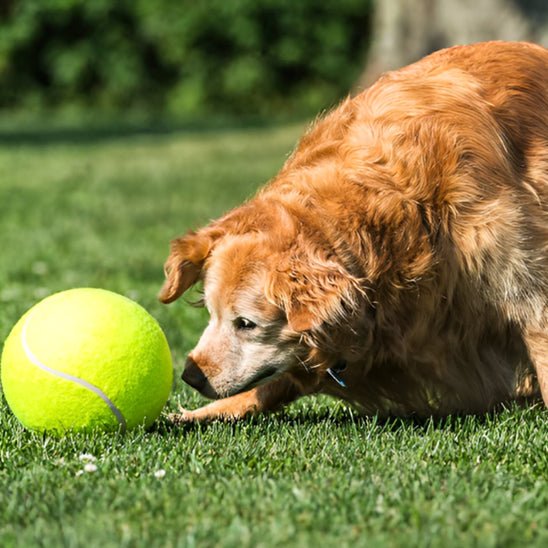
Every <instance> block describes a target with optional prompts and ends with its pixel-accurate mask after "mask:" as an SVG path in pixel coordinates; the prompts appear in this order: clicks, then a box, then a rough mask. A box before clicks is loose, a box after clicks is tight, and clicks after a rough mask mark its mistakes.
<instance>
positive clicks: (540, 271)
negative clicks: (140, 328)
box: [160, 42, 548, 420]
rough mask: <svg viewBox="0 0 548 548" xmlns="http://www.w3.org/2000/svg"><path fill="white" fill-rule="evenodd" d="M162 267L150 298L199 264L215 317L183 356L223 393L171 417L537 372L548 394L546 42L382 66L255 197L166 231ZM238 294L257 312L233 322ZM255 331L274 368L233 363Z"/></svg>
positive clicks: (482, 396) (372, 407) (406, 409)
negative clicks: (252, 320)
mask: <svg viewBox="0 0 548 548" xmlns="http://www.w3.org/2000/svg"><path fill="white" fill-rule="evenodd" d="M166 274H167V280H166V284H165V285H164V288H163V289H162V292H161V294H160V298H161V300H162V301H164V302H171V301H172V300H174V299H176V298H177V297H178V296H180V295H181V294H182V293H183V292H184V291H185V290H186V289H188V287H190V286H191V285H192V284H193V283H195V282H196V281H197V280H198V279H200V278H201V279H204V282H205V290H206V300H209V302H208V307H210V311H212V322H213V324H214V325H211V324H210V326H209V327H208V330H209V335H207V336H206V335H205V334H204V336H205V342H203V343H201V344H200V345H199V346H198V348H197V349H196V350H195V351H194V352H193V353H192V354H191V366H192V367H194V368H198V369H199V370H200V371H201V372H202V373H203V374H204V375H205V377H206V379H207V382H206V385H207V388H205V389H202V392H203V393H205V394H206V395H209V396H211V397H216V398H218V397H222V396H228V397H225V398H224V399H219V400H218V401H216V402H214V403H213V404H210V405H209V406H206V407H204V408H202V409H199V410H197V411H183V412H182V414H181V415H180V416H179V417H178V418H179V419H180V420H201V419H211V418H215V417H218V416H224V417H238V416H242V415H244V414H246V413H247V412H250V411H263V410H269V409H274V408H277V407H279V406H280V405H283V404H284V403H286V402H288V401H291V400H293V399H295V398H297V397H299V396H300V395H303V394H312V393H318V392H323V393H328V394H332V395H335V396H337V397H340V398H343V399H345V400H347V401H349V402H351V403H353V404H355V405H357V406H358V407H359V408H361V409H362V410H363V411H365V412H368V413H381V414H398V415H407V414H418V415H429V414H438V415H439V414H447V413H454V412H483V411H486V410H489V409H491V408H493V406H495V405H497V404H499V403H501V402H505V401H510V400H512V399H516V398H519V397H523V396H534V395H535V394H537V393H538V391H539V382H538V381H540V388H541V390H542V394H543V396H544V400H545V402H547V403H548V50H546V49H544V48H542V47H539V46H535V45H532V44H525V43H503V42H489V43H483V44H477V45H473V46H463V47H455V48H451V49H447V50H443V51H440V52H437V53H435V54H433V55H430V56H428V57H426V58H425V59H423V60H422V61H420V62H418V63H415V64H413V65H410V66H408V67H406V68H403V69H401V70H399V71H395V72H391V73H388V74H386V75H384V76H383V77H382V78H381V79H380V80H379V81H378V82H377V83H376V84H374V85H373V86H371V87H370V88H369V89H367V90H365V91H364V92H363V93H361V94H360V95H358V96H357V97H355V98H352V99H347V100H346V101H344V102H343V103H342V104H341V105H340V106H339V107H338V108H336V109H335V110H334V111H332V112H331V113H330V114H328V115H327V116H325V117H324V118H323V119H321V120H319V121H318V122H317V123H316V124H314V126H313V127H312V128H311V129H310V131H308V132H307V133H306V135H305V136H304V137H303V138H302V140H301V142H300V144H299V145H298V147H297V149H296V150H295V152H294V153H293V155H292V156H291V157H290V158H289V159H288V161H287V162H286V164H285V165H284V167H283V168H282V170H281V171H280V173H279V174H278V175H277V176H276V178H275V179H274V180H273V181H272V182H270V184H269V185H267V186H266V187H265V188H263V189H262V190H261V191H260V192H259V193H258V194H257V196H256V197H255V198H253V199H252V200H250V201H249V202H247V203H246V204H244V205H243V206H241V207H239V208H237V209H235V210H233V211H232V212H229V213H228V214H227V215H226V216H225V217H223V218H221V219H220V220H218V221H215V222H213V223H212V224H210V225H209V226H207V227H205V228H203V229H201V230H199V231H198V232H195V233H194V232H191V233H189V234H187V235H186V236H185V237H183V238H181V239H178V240H175V241H174V242H173V243H172V251H171V255H170V257H169V258H168V261H167V263H166ZM246 306H247V310H252V311H253V312H252V313H253V314H255V317H257V318H259V321H258V322H257V323H258V324H259V327H258V328H257V329H256V330H255V333H254V334H251V333H243V332H234V333H232V331H230V327H227V326H228V325H229V323H227V322H228V321H230V322H232V323H233V322H234V321H235V320H234V317H235V315H236V314H237V311H238V310H241V309H242V307H243V308H244V309H245V307H246ZM226 311H233V312H231V314H232V315H230V314H229V313H228V312H226ZM225 312H226V313H225ZM225 317H226V318H228V320H226V321H225V320H224V319H223V318H225ZM223 322H224V323H223ZM230 325H232V324H230ZM206 331H207V330H206ZM251 346H252V347H253V349H254V350H249V348H250V347H251ZM261 348H265V349H267V348H268V350H265V352H266V353H267V354H268V353H269V352H270V354H269V355H271V356H273V357H271V358H269V359H270V360H271V362H272V363H274V367H275V369H276V370H275V371H274V369H273V371H274V373H273V374H271V375H270V376H268V375H267V379H266V382H265V383H264V384H260V383H258V385H254V384H253V382H251V381H250V378H251V377H253V378H262V377H261V374H262V373H261V370H260V368H259V369H257V368H256V367H255V368H254V366H253V367H252V365H251V364H250V365H245V366H242V365H240V364H241V363H244V364H245V363H247V362H246V360H248V358H247V357H246V356H250V355H253V356H255V358H254V359H255V361H257V360H259V361H261V360H262V358H260V359H259V358H257V356H261V355H262V354H261ZM242 356H243V357H242ZM248 361H249V360H248ZM267 361H268V360H267V358H265V359H264V362H265V365H264V366H261V367H263V368H264V367H266V366H267V365H266V364H267ZM336 364H345V365H346V368H345V369H344V371H341V372H340V373H339V375H340V379H342V380H343V381H344V383H345V384H346V387H343V386H341V385H340V384H339V383H338V382H336V380H335V379H333V378H332V377H331V376H330V375H328V369H329V368H333V367H334V366H335V365H336ZM248 369H249V371H248ZM269 374H270V371H269ZM235 377H237V378H238V381H237V382H236V381H233V380H232V379H233V378H235ZM246 383H247V384H246ZM249 387H252V388H251V389H250V390H246V388H249Z"/></svg>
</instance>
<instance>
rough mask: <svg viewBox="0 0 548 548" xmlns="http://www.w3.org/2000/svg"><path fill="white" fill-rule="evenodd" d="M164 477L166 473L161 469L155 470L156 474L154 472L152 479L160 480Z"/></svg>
mask: <svg viewBox="0 0 548 548" xmlns="http://www.w3.org/2000/svg"><path fill="white" fill-rule="evenodd" d="M165 475H166V471H165V470H164V469H163V468H161V469H160V470H156V472H154V477H155V478H158V479H162V478H163V477H164V476H165Z"/></svg>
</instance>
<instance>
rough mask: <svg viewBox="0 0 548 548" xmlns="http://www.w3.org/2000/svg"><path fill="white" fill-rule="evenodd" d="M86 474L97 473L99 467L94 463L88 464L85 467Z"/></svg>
mask: <svg viewBox="0 0 548 548" xmlns="http://www.w3.org/2000/svg"><path fill="white" fill-rule="evenodd" d="M84 472H97V465H96V464H93V463H92V462H88V463H87V464H86V465H85V466H84Z"/></svg>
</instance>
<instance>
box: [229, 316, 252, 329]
mask: <svg viewBox="0 0 548 548" xmlns="http://www.w3.org/2000/svg"><path fill="white" fill-rule="evenodd" d="M234 326H235V327H236V329H241V330H250V329H255V328H256V327H257V324H256V323H253V322H252V321H251V320H248V319H247V318H242V317H241V316H240V317H238V318H236V319H235V320H234Z"/></svg>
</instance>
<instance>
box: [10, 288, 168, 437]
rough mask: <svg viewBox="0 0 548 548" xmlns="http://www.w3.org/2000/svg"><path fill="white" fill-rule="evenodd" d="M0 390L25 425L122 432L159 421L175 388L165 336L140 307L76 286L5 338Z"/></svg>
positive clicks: (35, 309)
mask: <svg viewBox="0 0 548 548" xmlns="http://www.w3.org/2000/svg"><path fill="white" fill-rule="evenodd" d="M1 378H2V387H3V390H4V395H5V397H6V400H7V402H8V404H9V406H10V407H11V409H12V411H13V413H14V414H15V416H16V417H17V418H18V419H19V420H20V421H21V422H22V423H23V424H24V425H25V426H26V427H28V428H31V429H33V430H40V431H50V432H57V433H62V432H64V431H66V430H76V431H78V430H88V429H92V428H100V429H103V430H122V431H125V430H127V429H130V428H133V427H135V426H137V425H141V424H143V425H144V426H150V425H151V424H152V422H154V420H155V419H156V418H157V417H158V415H159V414H160V412H161V410H162V408H163V407H164V405H165V403H166V400H167V398H168V396H169V393H170V391H171V384H172V379H173V370H172V364H171V355H170V352H169V347H168V344H167V341H166V338H165V336H164V334H163V332H162V330H161V328H160V326H159V325H158V323H157V322H156V320H155V319H154V318H153V317H152V316H150V314H149V313H148V312H147V311H146V310H145V309H144V308H142V307H141V306H139V305H138V304H137V303H135V302H133V301H131V300H130V299H127V298H126V297H123V296H122V295H117V294H116V293H112V292H110V291H105V290H103V289H90V288H86V289H71V290H69V291H63V292H61V293H56V294H55V295H52V296H50V297H47V298H46V299H44V300H43V301H41V302H39V303H38V304H36V305H35V306H34V307H32V308H31V309H30V310H29V311H28V312H26V313H25V314H24V315H23V317H22V318H21V319H20V320H19V321H18V322H17V324H16V325H15V327H14V328H13V329H12V331H11V333H10V334H9V336H8V338H7V339H6V342H5V345H4V350H3V352H2V361H1Z"/></svg>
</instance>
